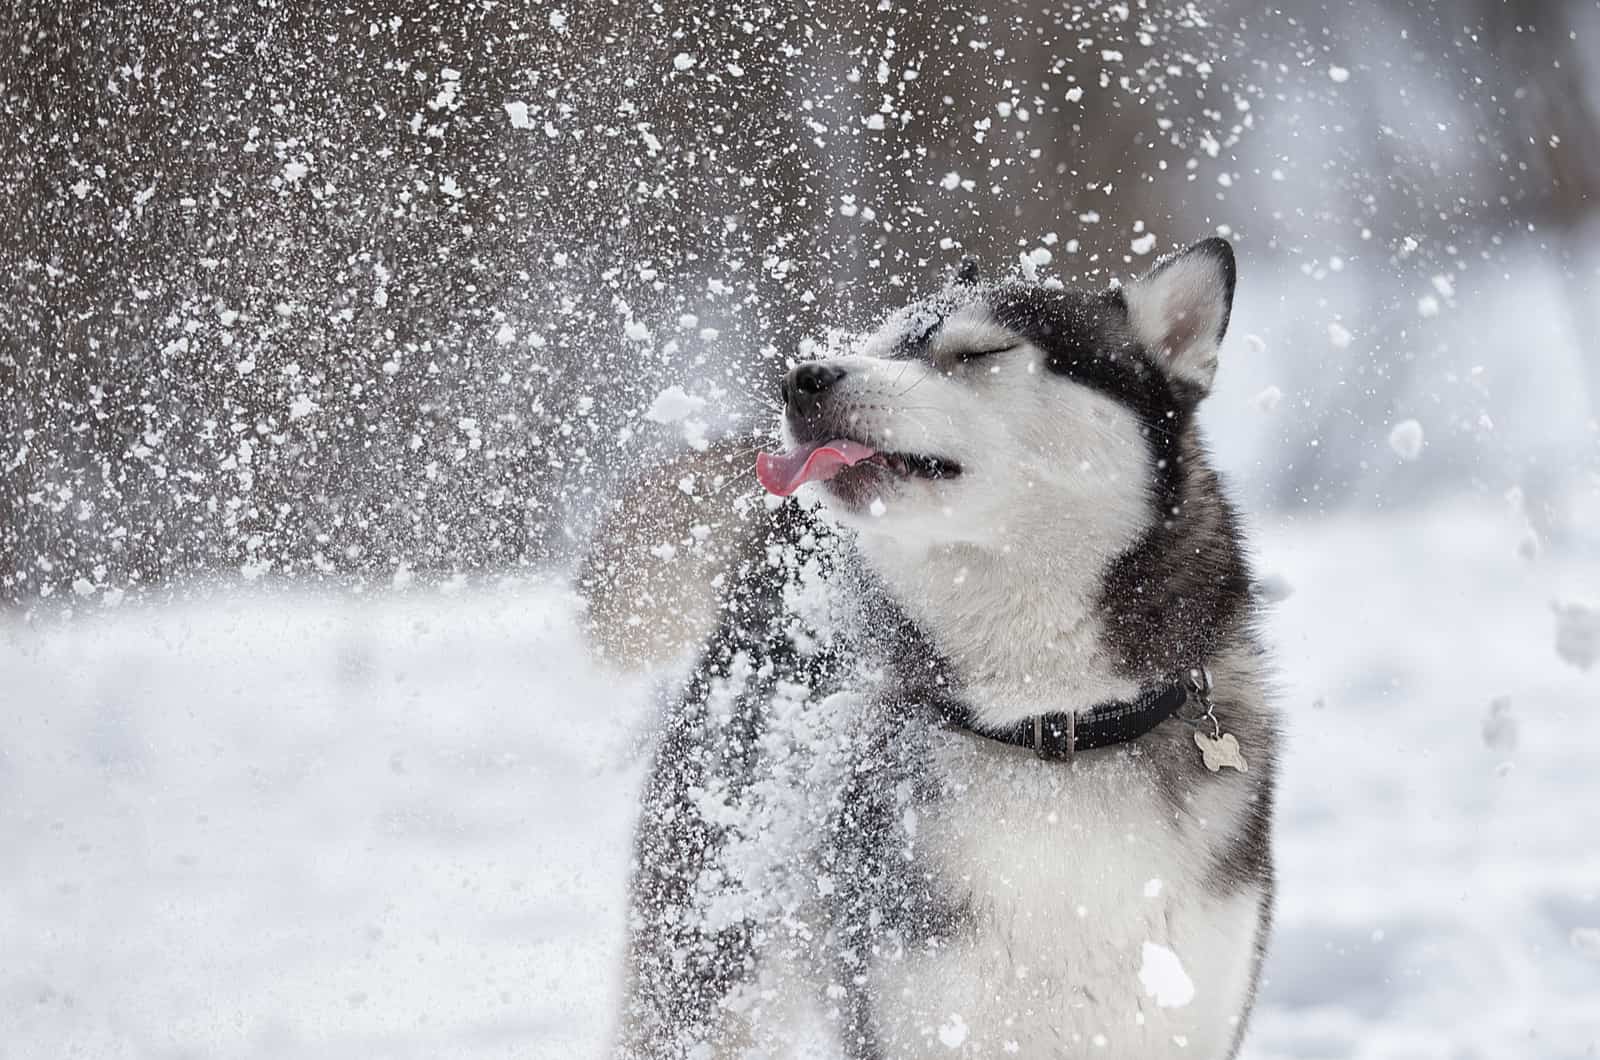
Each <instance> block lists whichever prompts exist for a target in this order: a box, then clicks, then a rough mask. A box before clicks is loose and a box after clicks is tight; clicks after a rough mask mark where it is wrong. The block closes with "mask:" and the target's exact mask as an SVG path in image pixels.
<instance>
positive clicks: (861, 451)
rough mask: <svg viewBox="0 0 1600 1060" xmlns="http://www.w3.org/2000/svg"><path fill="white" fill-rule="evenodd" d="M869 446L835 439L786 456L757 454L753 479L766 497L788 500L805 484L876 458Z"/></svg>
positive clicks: (876, 453) (821, 479) (824, 479)
mask: <svg viewBox="0 0 1600 1060" xmlns="http://www.w3.org/2000/svg"><path fill="white" fill-rule="evenodd" d="M877 455H878V451H877V450H876V449H874V448H872V446H870V445H862V444H861V443H860V442H852V441H849V440H848V439H845V438H835V439H834V440H833V441H831V442H824V443H823V444H821V445H813V446H801V447H800V448H798V449H795V450H793V451H792V452H788V453H757V454H756V479H757V481H759V482H760V483H761V485H762V486H764V487H766V490H767V492H768V493H776V494H777V495H778V496H780V497H787V496H788V495H789V494H791V493H793V492H794V491H795V490H797V489H799V488H800V487H801V486H802V485H803V484H805V483H807V482H823V481H826V480H827V479H830V478H832V477H833V476H835V475H837V474H838V473H839V472H841V471H843V470H844V469H845V468H847V467H849V466H850V465H852V464H859V463H861V461H863V460H867V459H869V458H871V457H874V456H877Z"/></svg>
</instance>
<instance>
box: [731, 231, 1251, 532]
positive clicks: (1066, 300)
mask: <svg viewBox="0 0 1600 1060" xmlns="http://www.w3.org/2000/svg"><path fill="white" fill-rule="evenodd" d="M1233 285H1234V258H1233V249H1232V248H1231V247H1230V246H1229V245H1228V243H1227V242H1226V241H1225V240H1222V239H1207V240H1204V241H1203V242H1200V243H1196V244H1195V245H1194V246H1192V247H1190V248H1189V249H1188V250H1185V251H1183V252H1182V253H1180V254H1176V255H1173V256H1171V257H1169V258H1166V259H1163V260H1162V261H1160V262H1158V263H1157V264H1156V266H1155V267H1154V268H1152V269H1151V270H1150V271H1149V272H1148V273H1146V274H1145V275H1144V276H1143V277H1141V278H1140V279H1139V280H1137V281H1136V282H1134V283H1132V284H1130V285H1127V286H1124V287H1120V288H1113V289H1111V290H1109V291H1104V292H1086V291H1077V290H1071V289H1062V288H1051V287H1048V286H1045V285H1042V284H1038V283H1024V282H1020V281H1010V282H1003V283H998V284H981V283H978V282H977V279H976V276H975V275H974V273H973V270H970V269H963V271H962V273H961V274H960V275H959V276H958V277H957V279H956V281H955V283H953V284H952V285H951V286H950V287H948V288H946V289H945V290H944V291H941V292H940V293H939V294H937V295H934V296H932V297H929V298H926V299H922V300H920V301H917V302H914V303H912V304H911V305H909V306H907V307H906V308H904V309H902V310H900V311H899V312H896V313H894V314H893V315H892V316H890V317H889V319H888V320H887V321H885V322H884V324H883V325H882V326H881V327H879V328H878V329H877V330H876V331H875V332H874V333H872V334H871V335H870V336H868V337H867V338H865V339H864V340H863V341H862V342H861V343H860V344H859V345H858V346H856V347H854V348H853V349H852V350H851V352H850V353H849V354H848V355H844V356H835V357H829V358H827V359H823V360H815V361H807V362H805V363H803V364H801V365H799V366H797V367H796V368H794V369H793V370H792V371H790V372H789V374H788V375H787V377H786V378H785V379H784V384H783V396H784V405H785V409H784V422H783V430H784V439H785V441H786V442H787V443H788V451H787V452H786V453H784V454H781V455H777V456H768V455H765V454H764V455H763V457H762V459H761V461H760V464H759V466H758V471H759V474H760V476H761V480H762V483H763V485H765V486H766V487H767V488H768V489H769V490H771V491H772V492H774V493H780V494H788V493H792V492H793V491H794V490H796V489H798V488H799V487H800V486H802V485H803V484H805V483H808V482H815V483H817V485H816V486H814V487H812V488H815V489H820V490H821V491H822V496H823V500H824V502H825V503H826V504H827V506H828V507H829V508H830V509H831V510H832V511H833V512H834V513H835V514H836V515H837V516H838V517H839V518H840V519H841V520H842V521H844V522H846V523H849V524H852V525H854V526H856V527H857V528H859V529H860V530H861V531H862V532H863V533H867V534H872V535H879V534H882V535H888V536H890V537H894V538H899V539H903V540H907V541H918V542H926V543H929V544H932V543H939V542H969V543H973V544H978V545H999V546H1002V547H1004V546H1009V545H1012V544H1014V543H1016V542H1017V541H1018V540H1019V539H1024V538H1026V537H1028V536H1030V535H1033V534H1037V533H1041V532H1051V533H1071V532H1072V531H1073V529H1074V527H1075V526H1076V527H1078V528H1082V529H1088V528H1090V527H1093V528H1096V529H1099V530H1102V531H1107V532H1110V533H1111V536H1113V537H1122V536H1130V537H1131V535H1133V534H1136V533H1137V532H1138V531H1139V530H1140V529H1141V528H1143V527H1145V526H1147V525H1149V523H1150V522H1151V521H1152V520H1153V519H1158V518H1160V517H1161V516H1160V512H1161V511H1162V508H1163V506H1164V505H1170V504H1171V503H1172V497H1173V495H1174V491H1175V490H1176V489H1177V488H1178V486H1179V482H1180V480H1179V479H1178V477H1177V476H1178V475H1180V473H1181V467H1180V466H1179V465H1180V464H1181V461H1182V449H1181V446H1180V441H1181V438H1182V435H1183V433H1184V432H1186V431H1187V430H1189V425H1190V422H1191V420H1192V416H1193V411H1194V408H1195V406H1196V405H1197V404H1198V402H1199V401H1200V400H1201V399H1202V398H1203V397H1204V396H1205V395H1206V393H1207V392H1208V391H1209V390H1210V387H1211V381H1212V377H1213V376H1214V374H1215V372H1216V367H1217V351H1218V348H1219V346H1220V344H1221V342H1222V337H1223V333H1224V332H1225V331H1226V329H1227V326H1228V317H1229V313H1230V310H1231V308H1232V303H1233ZM1096 536H1103V535H1096Z"/></svg>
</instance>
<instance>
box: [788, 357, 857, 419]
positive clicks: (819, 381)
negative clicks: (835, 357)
mask: <svg viewBox="0 0 1600 1060" xmlns="http://www.w3.org/2000/svg"><path fill="white" fill-rule="evenodd" d="M844 376H845V371H844V369H843V368H835V367H833V366H832V365H831V364H822V363H820V362H818V361H808V362H807V363H805V364H801V365H796V366H795V367H794V369H793V370H791V371H790V372H789V374H788V375H786V376H784V378H783V400H784V401H785V402H786V403H788V404H789V405H790V406H791V407H793V408H794V410H795V411H796V412H809V411H811V410H812V409H814V408H815V407H816V405H817V400H818V398H819V397H821V395H822V394H823V393H824V392H825V391H827V390H828V388H829V387H831V386H833V384H835V383H837V382H838V381H839V380H841V379H843V378H844Z"/></svg>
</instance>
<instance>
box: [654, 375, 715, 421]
mask: <svg viewBox="0 0 1600 1060" xmlns="http://www.w3.org/2000/svg"><path fill="white" fill-rule="evenodd" d="M705 406H706V399H705V398H703V397H696V396H695V395H693V394H691V393H689V392H688V391H686V390H684V389H683V387H681V386H678V385H677V384H676V383H674V384H673V385H672V386H669V387H667V388H666V389H665V390H663V391H661V393H659V394H657V395H656V398H655V400H654V401H652V402H650V407H649V408H648V409H646V410H645V413H644V418H645V419H647V420H649V421H650V422H651V423H677V422H678V421H680V420H684V419H688V418H689V417H690V416H692V415H694V414H695V413H696V412H699V411H700V410H701V409H703V408H705Z"/></svg>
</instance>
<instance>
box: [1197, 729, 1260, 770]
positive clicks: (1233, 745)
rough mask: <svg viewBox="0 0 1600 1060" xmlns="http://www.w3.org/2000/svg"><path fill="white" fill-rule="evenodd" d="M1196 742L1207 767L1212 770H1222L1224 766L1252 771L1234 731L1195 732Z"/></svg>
mask: <svg viewBox="0 0 1600 1060" xmlns="http://www.w3.org/2000/svg"><path fill="white" fill-rule="evenodd" d="M1194 743H1195V746H1196V747H1198V748H1200V755H1201V757H1202V758H1204V759H1205V763H1206V768H1207V769H1209V770H1211V772H1213V773H1217V772H1221V771H1222V769H1223V768H1224V767H1226V768H1228V769H1237V770H1238V771H1239V772H1241V773H1248V772H1250V766H1249V764H1248V763H1246V762H1245V760H1244V755H1242V754H1240V753H1239V741H1238V740H1236V739H1234V737H1233V733H1231V732H1225V733H1223V734H1222V735H1220V736H1207V735H1206V734H1205V733H1203V732H1197V733H1195V734H1194Z"/></svg>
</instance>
